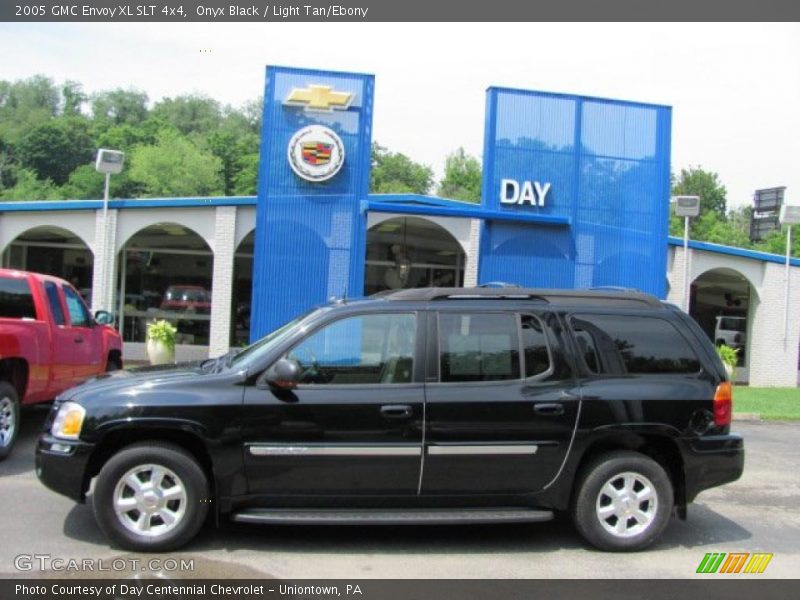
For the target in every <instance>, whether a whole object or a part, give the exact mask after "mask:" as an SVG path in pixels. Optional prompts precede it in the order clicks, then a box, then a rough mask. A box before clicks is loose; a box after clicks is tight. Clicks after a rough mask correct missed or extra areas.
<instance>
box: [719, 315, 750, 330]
mask: <svg viewBox="0 0 800 600" xmlns="http://www.w3.org/2000/svg"><path fill="white" fill-rule="evenodd" d="M719 328H720V329H725V330H728V331H744V330H745V329H747V320H746V319H743V318H732V317H723V318H721V319H720V320H719Z"/></svg>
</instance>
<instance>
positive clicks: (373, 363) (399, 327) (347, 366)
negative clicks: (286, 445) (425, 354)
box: [287, 313, 417, 384]
mask: <svg viewBox="0 0 800 600" xmlns="http://www.w3.org/2000/svg"><path fill="white" fill-rule="evenodd" d="M416 328H417V319H416V316H415V315H413V314H410V313H409V314H406V313H401V314H374V315H359V316H354V317H348V318H345V319H341V320H339V321H336V322H334V323H331V324H330V325H327V326H326V327H323V328H322V329H320V330H319V331H317V332H315V333H313V334H311V335H310V336H309V337H307V338H306V339H305V340H303V341H302V342H300V343H299V344H298V345H297V346H295V347H294V348H293V349H292V350H291V351H290V352H289V353H288V354H287V358H290V359H292V360H295V361H297V362H298V363H299V365H300V368H301V376H300V383H305V384H379V383H383V384H391V383H411V382H412V380H413V374H414V346H415V342H416Z"/></svg>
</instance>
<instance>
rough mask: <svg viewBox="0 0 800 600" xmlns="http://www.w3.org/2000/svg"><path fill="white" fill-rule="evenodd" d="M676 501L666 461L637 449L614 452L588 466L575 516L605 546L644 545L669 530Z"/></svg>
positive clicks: (595, 543)
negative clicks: (665, 468)
mask: <svg viewBox="0 0 800 600" xmlns="http://www.w3.org/2000/svg"><path fill="white" fill-rule="evenodd" d="M672 505H673V491H672V482H671V481H670V479H669V475H667V472H666V471H665V470H664V468H663V467H662V466H661V465H659V464H658V463H657V462H656V461H654V460H653V459H651V458H649V457H647V456H645V455H643V454H639V453H638V452H628V451H619V452H610V453H608V454H603V455H602V456H600V457H598V458H596V459H594V460H593V461H591V462H590V463H589V464H588V465H586V467H585V468H584V469H583V472H582V475H581V477H580V478H579V480H578V488H577V493H576V494H575V501H574V505H573V510H572V517H573V520H574V522H575V527H576V528H577V529H578V531H579V532H580V533H581V535H583V537H585V538H586V540H587V541H588V542H589V543H591V544H592V545H593V546H595V547H597V548H600V549H601V550H617V551H625V550H641V549H642V548H645V547H646V546H648V545H650V544H651V543H652V542H653V541H654V540H655V539H656V538H657V537H658V536H659V535H660V534H661V532H662V531H663V530H664V527H666V525H667V523H668V522H669V518H670V515H671V514H672Z"/></svg>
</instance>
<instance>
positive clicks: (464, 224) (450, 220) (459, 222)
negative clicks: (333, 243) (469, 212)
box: [367, 212, 472, 258]
mask: <svg viewBox="0 0 800 600" xmlns="http://www.w3.org/2000/svg"><path fill="white" fill-rule="evenodd" d="M403 218H408V219H410V218H414V219H422V220H423V221H428V222H430V223H434V224H435V225H438V226H439V227H441V228H442V229H444V230H445V231H446V232H447V233H449V234H450V235H451V236H452V237H453V238H454V239H455V241H456V242H458V244H459V245H460V246H461V250H462V251H463V252H464V254H465V255H466V256H469V248H470V244H469V233H470V224H471V219H461V218H457V217H430V216H425V215H405V214H399V213H375V212H371V213H368V214H367V231H369V230H370V229H372V228H373V227H375V226H376V225H380V224H381V223H383V222H384V221H389V220H391V219H403ZM470 258H472V257H470Z"/></svg>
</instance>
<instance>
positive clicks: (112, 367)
mask: <svg viewBox="0 0 800 600" xmlns="http://www.w3.org/2000/svg"><path fill="white" fill-rule="evenodd" d="M121 368H122V365H120V364H119V359H117V358H114V357H112V356H109V357H108V362H107V363H106V373H111V372H112V371H119V370H120V369H121Z"/></svg>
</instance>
